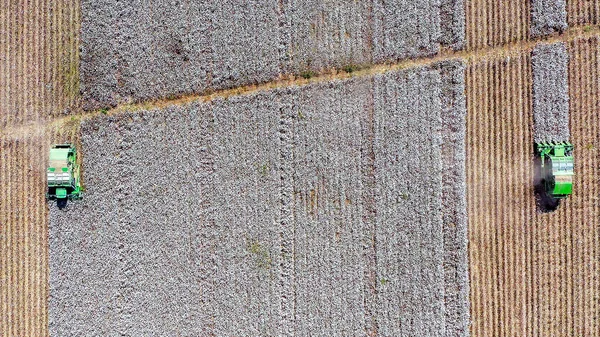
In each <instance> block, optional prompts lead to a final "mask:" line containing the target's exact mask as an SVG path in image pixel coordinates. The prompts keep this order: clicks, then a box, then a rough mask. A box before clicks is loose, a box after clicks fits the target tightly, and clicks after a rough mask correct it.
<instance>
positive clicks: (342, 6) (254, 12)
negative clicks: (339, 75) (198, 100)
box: [81, 0, 464, 109]
mask: <svg viewBox="0 0 600 337" xmlns="http://www.w3.org/2000/svg"><path fill="white" fill-rule="evenodd" d="M463 16H464V10H463V6H462V1H460V0H447V1H444V2H443V5H442V6H440V3H439V1H436V0H427V1H409V2H405V3H402V4H400V3H394V2H384V1H380V0H376V1H373V2H356V1H354V2H352V1H350V2H348V1H344V2H327V1H326V2H323V1H312V0H311V1H308V2H306V1H304V2H302V4H300V3H297V2H295V1H290V2H281V1H275V0H269V1H262V2H260V1H258V2H257V1H250V2H243V1H239V0H228V1H225V2H223V1H221V2H219V3H217V2H216V1H213V2H209V3H175V4H172V3H171V2H168V1H165V0H153V1H151V3H150V4H141V3H140V2H139V1H138V2H128V3H122V2H119V1H116V0H102V1H92V0H84V1H83V2H82V56H81V62H82V67H81V74H82V76H81V78H82V92H83V94H84V101H85V105H84V108H86V109H94V108H98V107H104V106H108V105H116V104H118V103H123V102H129V101H131V100H134V101H140V100H144V99H152V98H165V97H173V96H177V95H184V94H190V93H199V92H207V91H210V90H215V89H223V88H229V87H235V86H240V85H246V84H253V83H261V82H266V81H270V80H274V79H277V78H279V77H280V76H282V75H292V74H301V75H302V76H305V77H310V76H313V75H314V73H315V72H318V71H321V70H323V69H326V68H332V67H337V68H342V69H345V70H346V71H353V70H355V69H356V68H358V67H360V66H363V65H367V64H370V63H373V62H377V63H380V62H386V61H396V60H399V59H404V58H408V57H417V56H427V55H432V54H435V53H436V52H438V51H439V49H440V44H443V45H446V44H447V45H448V46H449V47H452V48H455V49H458V48H461V46H462V45H463V40H464V34H462V33H461V32H462V31H464V23H463V21H462V18H463ZM447 21H448V22H447ZM442 28H443V29H442ZM149 32H151V33H149Z"/></svg>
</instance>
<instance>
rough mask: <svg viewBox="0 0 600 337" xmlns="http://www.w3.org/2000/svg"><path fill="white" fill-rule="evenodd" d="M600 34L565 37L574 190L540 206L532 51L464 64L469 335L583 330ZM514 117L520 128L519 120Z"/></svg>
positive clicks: (592, 254) (593, 275)
mask: <svg viewBox="0 0 600 337" xmlns="http://www.w3.org/2000/svg"><path fill="white" fill-rule="evenodd" d="M597 48H598V41H597V39H591V40H590V41H585V40H576V41H574V42H573V43H571V45H570V46H569V59H570V60H571V61H570V64H569V68H568V69H569V82H570V83H569V95H570V100H571V102H572V104H571V107H570V112H569V118H570V120H569V123H570V124H571V134H570V139H571V142H573V143H574V144H575V171H576V180H575V183H574V193H573V195H572V196H570V197H569V198H568V199H567V200H565V201H564V202H562V203H561V205H560V207H559V208H558V210H557V211H555V212H552V213H544V214H541V213H537V212H536V206H535V198H534V192H533V157H532V155H533V141H534V138H533V137H534V136H533V130H534V121H533V111H532V105H533V98H532V94H531V92H532V79H531V77H530V76H531V74H532V69H531V63H530V61H531V60H530V55H529V52H528V51H526V52H524V53H522V54H520V55H516V56H511V57H510V58H499V59H493V60H482V61H477V62H475V63H472V64H469V66H468V68H467V86H466V88H467V111H468V119H467V187H468V215H469V253H470V254H469V256H470V261H469V263H470V279H471V316H472V335H473V336H514V335H519V334H523V335H527V336H582V335H583V336H585V335H590V336H593V335H596V334H598V333H599V332H600V330H599V329H600V327H599V326H598V324H596V323H595V319H594V317H596V316H597V315H598V308H597V305H596V304H595V303H594V301H593V298H594V297H595V296H597V294H598V291H600V288H599V284H598V282H597V281H594V280H596V279H598V277H599V274H600V268H599V266H598V264H597V263H596V262H594V261H596V260H598V254H599V252H600V246H599V243H598V240H597V235H598V232H599V223H598V219H599V218H600V217H599V214H598V212H599V211H600V200H599V199H598V190H597V186H598V178H597V177H598V176H597V170H598V167H599V161H600V158H599V156H598V153H597V151H596V150H595V148H596V147H597V144H598V143H599V141H600V140H599V136H598V128H597V125H598V120H597V119H598V118H597V113H596V112H595V107H596V106H597V104H598V98H597V96H598V79H597V75H595V74H597V73H598V54H597V53H598V51H597ZM515 125H520V126H523V127H518V128H516V127H515Z"/></svg>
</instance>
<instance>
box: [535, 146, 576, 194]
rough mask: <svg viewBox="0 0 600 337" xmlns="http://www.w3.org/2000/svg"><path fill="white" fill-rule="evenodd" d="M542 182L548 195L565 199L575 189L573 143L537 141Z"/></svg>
mask: <svg viewBox="0 0 600 337" xmlns="http://www.w3.org/2000/svg"><path fill="white" fill-rule="evenodd" d="M536 147H537V152H538V153H539V155H540V163H541V168H540V175H541V179H542V181H541V183H542V184H543V185H544V189H545V192H546V195H547V196H548V197H551V198H554V199H564V198H566V197H568V196H569V195H570V194H571V193H572V191H573V176H574V173H573V155H572V152H573V145H572V144H571V143H569V142H548V143H537V144H536Z"/></svg>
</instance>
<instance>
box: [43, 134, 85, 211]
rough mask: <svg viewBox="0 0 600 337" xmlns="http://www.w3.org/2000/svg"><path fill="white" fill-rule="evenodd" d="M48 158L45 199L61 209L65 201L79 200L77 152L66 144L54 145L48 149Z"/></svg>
mask: <svg viewBox="0 0 600 337" xmlns="http://www.w3.org/2000/svg"><path fill="white" fill-rule="evenodd" d="M49 158H50V160H49V163H48V170H47V171H46V178H47V181H48V183H47V184H48V192H47V193H46V199H48V200H56V205H57V206H58V208H60V209H62V208H64V207H65V206H66V205H67V200H77V199H80V198H81V183H80V181H79V165H77V151H76V149H75V147H74V146H73V145H71V144H68V143H67V144H55V145H53V146H52V147H51V148H50V156H49Z"/></svg>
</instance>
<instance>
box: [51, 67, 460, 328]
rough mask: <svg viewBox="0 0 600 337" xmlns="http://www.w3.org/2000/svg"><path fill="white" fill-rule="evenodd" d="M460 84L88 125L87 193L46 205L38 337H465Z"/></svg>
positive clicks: (427, 76) (340, 84)
mask: <svg viewBox="0 0 600 337" xmlns="http://www.w3.org/2000/svg"><path fill="white" fill-rule="evenodd" d="M462 74H463V71H462V66H461V64H460V62H454V63H452V62H450V63H445V64H442V65H439V66H435V67H421V68H415V69H411V70H404V71H396V72H391V73H387V74H385V75H377V76H374V77H373V76H366V77H361V78H355V79H350V80H344V81H333V82H328V83H321V84H314V85H309V86H305V87H292V88H288V89H278V90H272V91H266V92H261V93H257V94H252V95H249V96H236V97H231V98H229V99H217V100H215V101H212V102H210V103H190V104H188V105H185V106H177V107H169V108H165V109H163V110H153V111H141V112H130V113H124V114H120V115H115V116H108V117H105V116H102V117H98V118H95V119H93V120H90V121H86V122H85V123H84V125H83V126H82V132H81V137H82V149H83V153H84V154H85V156H84V162H83V164H84V169H85V182H86V188H87V194H86V197H85V198H84V199H83V200H82V201H80V202H75V203H72V204H69V206H68V207H67V209H66V210H65V211H59V210H58V209H56V208H55V207H51V210H50V291H51V294H52V296H51V298H50V304H49V305H50V309H49V314H50V319H49V321H50V332H51V334H54V335H70V334H105V333H108V332H111V331H119V332H121V333H124V334H133V335H147V334H167V335H169V334H175V333H176V332H177V331H182V332H185V334H190V335H199V334H200V335H206V334H211V333H212V334H215V335H233V334H237V335H273V334H297V335H315V334H327V335H358V334H364V332H365V331H369V332H372V333H377V332H379V333H381V334H386V335H388V334H389V335H398V336H404V335H406V336H408V335H414V334H415V333H417V332H422V331H427V332H428V334H429V335H432V336H442V335H444V333H445V331H455V332H457V333H458V334H460V335H465V334H466V333H467V331H468V304H467V301H468V300H467V295H468V292H467V289H466V287H467V285H466V282H465V280H466V278H467V276H466V275H467V274H466V273H467V268H466V265H467V260H466V238H465V235H466V219H465V218H464V214H465V207H466V205H465V195H464V178H461V177H464V162H461V161H463V160H464V156H462V155H461V154H464V130H463V131H462V132H461V131H460V130H461V127H460V125H454V123H460V121H461V118H462V119H463V120H464V111H465V110H464V99H463V98H462V88H463V86H464V84H463V77H462ZM417 97H418V98H419V99H418V100H416V98H417ZM415 102H418V103H415ZM461 102H462V103H461ZM455 130H458V131H455ZM445 142H449V144H446V143H445ZM442 149H445V150H447V151H448V152H446V151H445V153H456V156H451V157H448V156H442ZM444 171H447V172H446V173H443V172H444ZM461 172H462V173H461ZM453 186H454V187H456V191H455V192H454V193H452V194H451V197H446V198H445V199H444V200H445V202H444V203H442V193H443V191H444V190H447V189H448V188H451V187H453ZM461 214H462V216H461ZM446 221H448V222H446ZM450 221H452V222H450ZM445 238H449V239H450V240H446V239H445ZM446 289H448V290H447V291H446ZM446 303H449V304H448V307H447V308H446ZM98 313H101V314H98ZM424 313H427V314H424Z"/></svg>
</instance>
